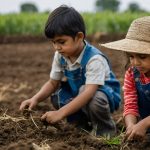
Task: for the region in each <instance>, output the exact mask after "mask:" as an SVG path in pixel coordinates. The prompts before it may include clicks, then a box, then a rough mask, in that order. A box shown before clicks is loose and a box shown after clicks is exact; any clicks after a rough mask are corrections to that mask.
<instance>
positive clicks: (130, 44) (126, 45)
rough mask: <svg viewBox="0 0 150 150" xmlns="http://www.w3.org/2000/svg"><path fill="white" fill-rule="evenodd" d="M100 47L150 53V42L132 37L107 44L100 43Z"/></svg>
mask: <svg viewBox="0 0 150 150" xmlns="http://www.w3.org/2000/svg"><path fill="white" fill-rule="evenodd" d="M100 48H101V49H110V50H119V51H125V52H132V53H141V54H150V42H144V41H138V40H131V39H123V40H119V41H114V42H110V43H106V44H100Z"/></svg>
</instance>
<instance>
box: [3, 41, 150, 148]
mask: <svg viewBox="0 0 150 150" xmlns="http://www.w3.org/2000/svg"><path fill="white" fill-rule="evenodd" d="M26 39H28V38H26ZM9 40H10V39H9ZM32 40H33V39H32ZM88 40H89V41H90V42H92V43H93V44H94V45H95V46H96V47H98V41H93V40H92V38H91V39H88ZM98 40H99V39H98ZM111 40H112V39H111ZM18 41H19V40H18ZM105 41H107V39H106V38H105ZM101 42H104V41H101ZM104 53H105V54H106V55H107V56H108V57H109V58H110V61H111V63H112V69H113V71H114V72H115V73H116V75H117V78H118V79H119V80H120V82H121V83H122V81H123V75H124V65H123V64H124V62H125V57H124V54H123V53H119V52H114V51H113V52H110V51H105V52H104ZM52 59H53V51H52V50H51V46H50V44H49V42H48V41H44V40H42V42H39V41H38V42H37V41H36V40H35V41H34V40H33V42H31V41H30V42H27V41H24V42H23V40H22V41H21V43H20V42H6V41H5V42H4V43H1V44H0V150H33V149H36V150H99V149H101V150H108V149H113V150H115V149H116V150H119V149H134V150H137V149H143V148H144V149H149V147H150V143H149V142H143V143H142V144H141V143H140V145H139V143H138V142H135V143H124V144H121V145H120V144H119V145H112V144H109V143H106V141H105V140H103V139H98V138H96V137H93V136H91V135H90V134H89V133H88V132H86V131H84V130H80V129H77V128H75V127H74V126H73V125H69V124H67V123H66V122H65V121H63V122H61V123H60V124H56V125H55V126H53V125H48V126H47V125H45V124H44V123H43V122H41V121H40V115H42V114H43V113H44V112H46V111H48V110H51V109H52V107H51V105H50V103H49V100H48V99H47V100H46V101H45V102H42V103H40V104H39V105H38V106H37V107H36V109H35V110H34V112H32V113H31V115H29V116H28V117H27V118H26V117H25V116H24V115H23V114H22V113H21V112H20V111H19V106H20V103H21V101H23V100H25V99H28V98H30V97H31V96H33V95H34V94H35V93H36V92H37V91H38V90H39V89H40V87H41V86H42V85H43V84H44V83H45V81H47V80H48V79H49V72H50V69H51V67H50V66H51V62H52ZM121 112H122V107H121V108H120V110H118V111H117V112H115V114H114V115H113V117H114V119H115V121H116V122H117V129H118V135H120V132H121V131H120V130H121V129H122V127H123V122H122V119H121V116H122V114H121ZM116 136H117V135H116ZM120 140H122V137H120Z"/></svg>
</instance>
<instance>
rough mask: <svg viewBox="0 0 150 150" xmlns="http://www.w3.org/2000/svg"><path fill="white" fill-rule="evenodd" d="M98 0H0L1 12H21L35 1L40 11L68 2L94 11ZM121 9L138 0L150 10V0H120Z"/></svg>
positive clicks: (138, 2)
mask: <svg viewBox="0 0 150 150" xmlns="http://www.w3.org/2000/svg"><path fill="white" fill-rule="evenodd" d="M95 1H96V0H0V13H10V12H19V11H20V5H21V4H22V3H27V2H32V3H34V4H35V5H36V6H37V8H38V10H39V11H40V12H42V11H45V10H48V11H49V10H53V9H55V8H56V7H58V6H60V5H62V4H66V5H69V6H73V7H74V8H75V9H77V10H78V11H80V12H83V11H90V12H92V11H94V10H95ZM119 1H120V3H121V4H120V10H125V9H126V8H127V7H128V4H129V3H131V2H136V3H137V4H139V6H140V8H142V9H145V10H148V11H150V0H119Z"/></svg>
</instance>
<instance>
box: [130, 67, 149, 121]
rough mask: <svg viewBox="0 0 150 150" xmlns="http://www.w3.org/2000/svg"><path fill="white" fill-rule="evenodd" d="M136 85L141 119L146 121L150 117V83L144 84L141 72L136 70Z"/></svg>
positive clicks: (134, 70)
mask: <svg viewBox="0 0 150 150" xmlns="http://www.w3.org/2000/svg"><path fill="white" fill-rule="evenodd" d="M133 72H134V78H135V85H136V89H137V95H138V107H139V113H140V118H141V119H144V118H146V117H148V116H149V115H150V83H148V84H142V83H141V82H140V72H139V71H138V70H137V69H136V68H134V69H133Z"/></svg>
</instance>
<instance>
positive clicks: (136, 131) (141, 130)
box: [125, 121, 147, 141]
mask: <svg viewBox="0 0 150 150" xmlns="http://www.w3.org/2000/svg"><path fill="white" fill-rule="evenodd" d="M146 131H147V127H146V126H145V124H144V123H143V122H142V121H140V122H138V123H137V124H135V125H132V126H129V127H127V129H126V135H125V139H127V140H128V141H130V140H142V139H143V138H144V136H145V134H146Z"/></svg>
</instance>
